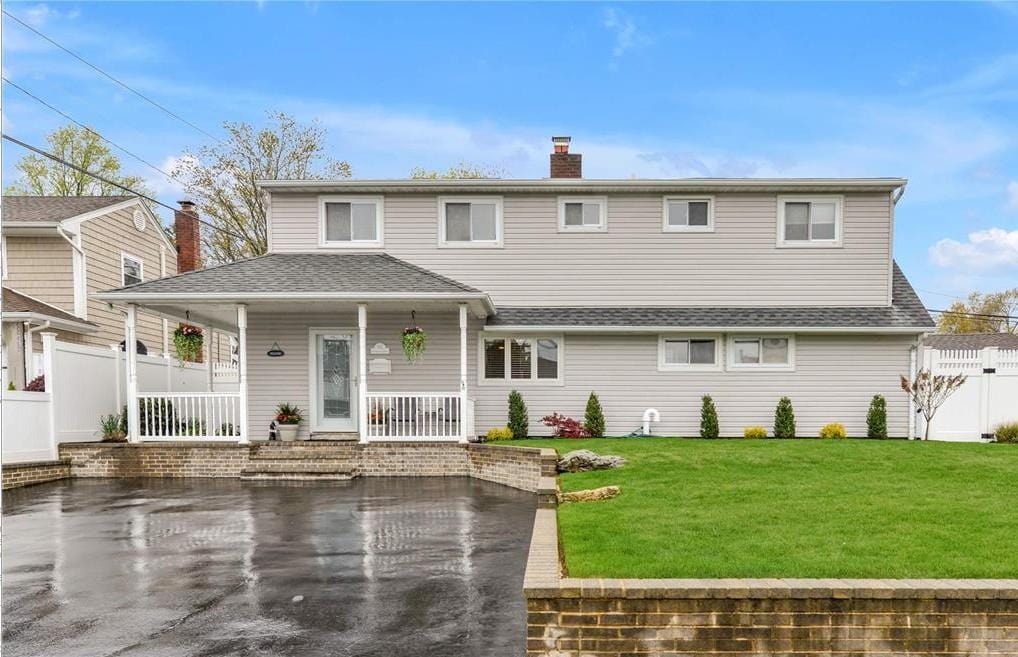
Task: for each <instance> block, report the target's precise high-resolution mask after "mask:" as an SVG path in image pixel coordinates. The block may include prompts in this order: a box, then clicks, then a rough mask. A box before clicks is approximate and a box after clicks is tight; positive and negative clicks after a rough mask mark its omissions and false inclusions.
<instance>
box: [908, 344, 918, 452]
mask: <svg viewBox="0 0 1018 657" xmlns="http://www.w3.org/2000/svg"><path fill="white" fill-rule="evenodd" d="M918 352H919V341H918V340H916V341H915V342H913V343H912V346H911V347H909V348H908V380H909V381H915V377H916V360H917V354H918ZM915 414H916V408H915V400H914V399H912V395H909V396H908V439H909V440H915V418H916V416H915Z"/></svg>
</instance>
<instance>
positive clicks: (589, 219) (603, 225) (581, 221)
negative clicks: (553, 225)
mask: <svg viewBox="0 0 1018 657" xmlns="http://www.w3.org/2000/svg"><path fill="white" fill-rule="evenodd" d="M558 228H559V231H560V232H573V231H577V232H603V231H605V230H607V229H608V199H606V198H605V197H603V196H594V197H583V198H579V197H572V196H560V197H559V199H558Z"/></svg>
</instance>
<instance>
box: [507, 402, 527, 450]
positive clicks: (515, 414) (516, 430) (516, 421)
mask: <svg viewBox="0 0 1018 657" xmlns="http://www.w3.org/2000/svg"><path fill="white" fill-rule="evenodd" d="M529 425H530V418H529V417H527V404H526V403H525V402H524V401H523V395H521V394H520V393H519V392H517V391H516V390H513V391H512V392H510V393H509V421H508V422H506V426H507V427H509V430H510V431H512V432H513V438H515V439H516V440H519V439H521V438H526V437H527V430H528V427H529Z"/></svg>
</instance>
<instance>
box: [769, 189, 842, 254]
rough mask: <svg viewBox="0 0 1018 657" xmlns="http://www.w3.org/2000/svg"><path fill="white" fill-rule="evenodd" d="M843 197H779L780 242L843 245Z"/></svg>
mask: <svg viewBox="0 0 1018 657" xmlns="http://www.w3.org/2000/svg"><path fill="white" fill-rule="evenodd" d="M841 206H842V203H841V198H840V197H834V196H832V197H823V198H801V197H794V196H793V197H785V198H779V199H778V245H779V246H839V245H840V244H841V223H842V222H841Z"/></svg>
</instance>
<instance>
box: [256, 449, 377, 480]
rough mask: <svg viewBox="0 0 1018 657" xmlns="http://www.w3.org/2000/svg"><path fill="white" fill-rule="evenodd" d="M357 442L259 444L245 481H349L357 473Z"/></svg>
mask: <svg viewBox="0 0 1018 657" xmlns="http://www.w3.org/2000/svg"><path fill="white" fill-rule="evenodd" d="M357 461H358V449H357V442H356V441H329V442H317V441H316V442H304V441H301V442H293V443H279V444H276V443H258V444H255V445H253V446H252V447H251V450H250V453H249V456H248V465H247V467H246V468H244V469H243V470H241V472H240V479H241V480H242V481H350V480H351V479H353V478H354V477H355V476H356V475H357Z"/></svg>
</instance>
